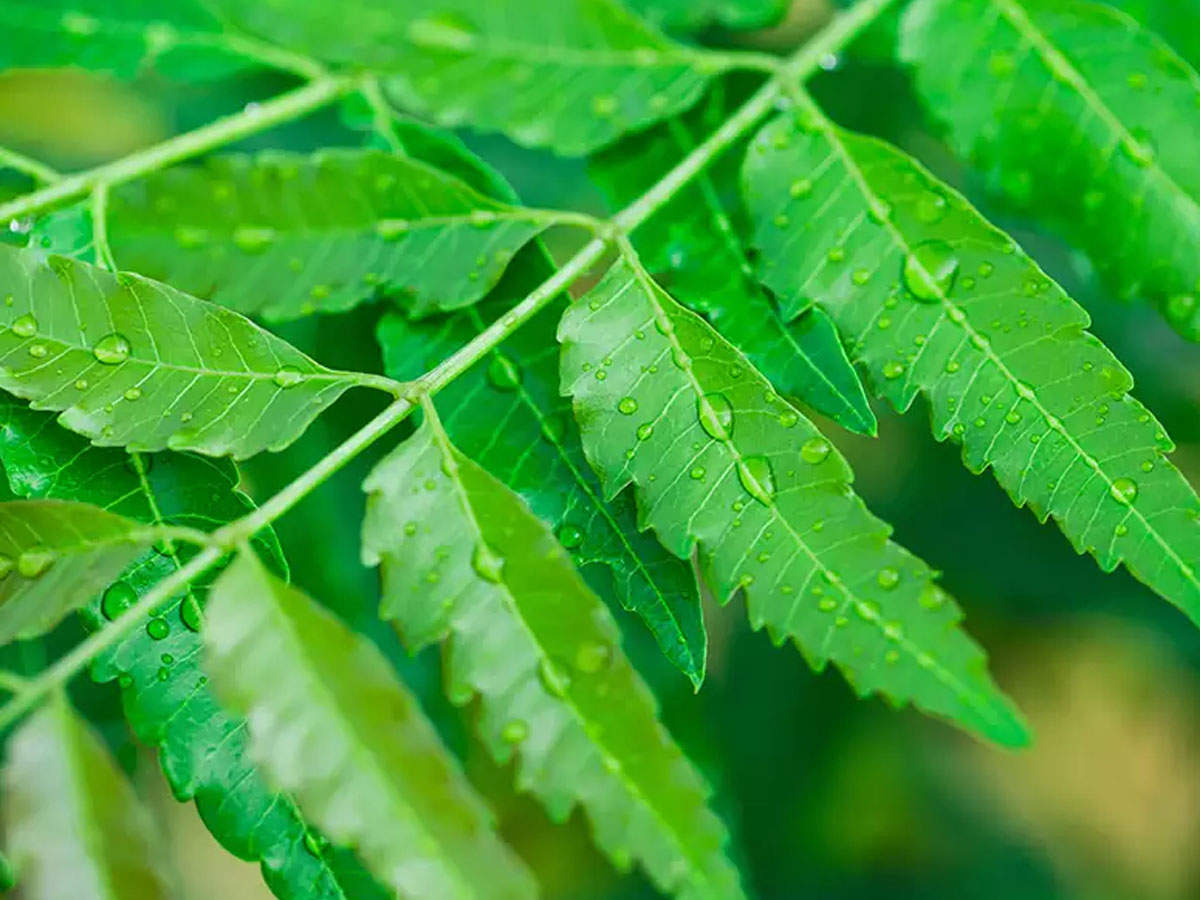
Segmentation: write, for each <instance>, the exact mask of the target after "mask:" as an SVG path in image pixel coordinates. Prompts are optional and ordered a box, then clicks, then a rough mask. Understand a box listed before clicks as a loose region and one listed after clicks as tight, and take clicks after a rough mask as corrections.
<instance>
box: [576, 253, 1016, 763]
mask: <svg viewBox="0 0 1200 900" xmlns="http://www.w3.org/2000/svg"><path fill="white" fill-rule="evenodd" d="M559 338H560V340H561V341H562V344H563V354H562V389H563V391H564V393H569V394H570V395H571V396H572V397H573V398H574V402H575V416H576V418H577V419H578V421H579V424H580V427H581V429H582V431H583V444H584V450H585V451H586V453H587V455H588V459H589V460H590V461H591V463H592V465H593V466H594V467H595V468H596V470H597V471H598V472H599V473H600V474H601V476H602V478H603V479H604V483H605V487H606V489H607V490H608V492H609V493H610V494H611V493H616V492H617V491H619V490H621V489H622V488H624V487H625V486H626V485H628V484H629V483H631V482H632V483H633V484H634V485H635V486H636V488H637V493H638V500H639V510H640V513H641V519H642V522H643V523H644V525H645V526H647V527H651V528H653V529H654V530H655V531H656V532H657V533H658V536H659V539H660V540H662V541H663V543H664V544H666V546H667V547H668V548H669V549H670V550H671V551H672V552H673V553H675V554H676V555H677V556H679V557H681V558H689V557H690V556H691V555H692V553H693V552H698V554H699V558H700V562H701V565H702V568H703V569H704V571H705V573H706V577H707V580H708V582H709V584H711V585H712V586H713V589H714V592H715V593H716V594H717V596H718V597H719V598H720V599H722V600H723V601H727V600H728V599H729V598H730V596H732V594H733V593H734V592H735V591H736V590H738V589H739V588H740V589H741V590H742V591H743V592H744V593H745V596H746V603H747V609H748V611H749V615H750V619H751V623H752V624H753V625H754V626H755V627H756V628H757V627H761V626H763V625H764V624H765V625H766V626H767V628H768V629H769V631H770V633H771V635H772V637H773V638H774V639H775V640H776V641H777V642H782V641H783V640H785V639H786V638H788V637H791V638H792V639H793V640H794V641H795V642H796V643H797V645H798V646H799V647H800V648H801V649H802V650H803V652H804V653H805V655H806V657H807V658H808V659H809V661H810V662H811V663H812V664H813V665H814V666H816V667H821V666H823V665H824V664H825V663H826V662H828V661H829V660H833V661H834V662H835V663H837V665H838V666H839V668H841V670H842V671H843V673H844V674H845V675H846V676H847V678H848V680H850V681H851V683H852V684H853V685H854V686H855V688H856V689H857V690H858V691H859V692H860V693H862V694H867V693H871V692H875V691H878V692H880V693H882V694H884V695H885V696H887V697H889V698H890V699H892V700H893V701H895V702H897V703H904V702H912V703H914V704H915V705H916V706H918V707H920V708H921V709H923V710H925V711H926V712H931V713H935V714H937V715H941V716H944V717H946V718H948V719H951V720H953V721H955V722H958V723H960V724H961V725H963V726H964V727H966V728H969V729H972V730H975V731H978V732H980V733H982V734H984V735H986V736H988V737H989V738H991V739H992V740H994V741H996V742H998V743H1000V744H1006V745H1019V744H1023V743H1024V742H1025V741H1026V740H1027V735H1026V732H1025V729H1024V726H1023V725H1022V723H1021V721H1020V719H1019V718H1018V716H1017V714H1016V713H1015V711H1014V710H1013V709H1012V708H1011V706H1010V705H1009V703H1008V701H1007V700H1006V698H1005V697H1004V696H1003V695H1002V694H1001V693H1000V692H999V691H998V690H997V689H996V688H995V687H994V686H993V684H992V682H991V680H990V678H989V677H988V675H987V672H986V667H985V660H984V656H983V653H982V652H981V651H980V650H979V648H978V647H977V646H976V645H975V644H974V643H973V642H972V641H971V640H970V638H968V637H967V635H966V633H965V632H964V631H962V630H961V629H959V628H958V627H956V626H957V624H958V622H959V620H960V619H961V613H960V612H959V610H958V608H957V606H955V604H954V603H953V601H951V600H950V599H949V598H948V597H947V596H946V595H945V593H944V592H942V591H941V590H940V588H938V587H937V585H935V584H934V581H933V574H932V573H931V572H930V570H929V568H928V567H927V566H926V565H925V564H924V563H923V562H921V561H920V560H918V559H916V558H915V557H913V556H912V555H911V554H909V553H908V552H906V551H905V550H903V549H901V548H900V547H898V546H897V545H895V544H893V543H891V542H889V541H888V540H887V536H888V527H887V526H886V525H885V524H884V523H883V522H880V521H879V520H878V519H876V518H875V517H874V516H872V515H871V514H870V513H869V512H868V511H867V509H866V507H865V506H864V505H863V503H862V501H861V500H859V499H858V498H857V497H856V496H854V494H853V493H852V492H851V491H850V480H851V477H852V476H851V473H850V469H849V467H848V466H847V465H846V462H845V460H844V459H843V458H842V457H841V455H840V454H838V453H837V451H836V450H834V449H833V448H832V447H831V446H830V444H829V443H828V441H826V440H825V438H823V437H822V436H821V435H820V433H819V432H818V431H817V430H816V428H814V427H813V426H812V424H811V423H809V421H808V420H807V419H805V418H804V417H803V416H801V415H800V414H799V413H798V412H797V411H796V410H795V409H793V408H792V407H791V406H790V405H789V404H788V403H787V402H786V401H784V400H783V399H781V398H780V397H779V396H778V395H777V394H776V393H775V391H774V389H773V388H772V387H771V385H770V383H769V382H768V381H767V380H766V379H765V378H764V377H763V376H762V375H761V374H759V373H758V372H757V371H756V370H755V369H754V368H753V367H752V366H751V365H750V364H749V362H748V361H747V360H746V358H745V357H744V356H742V355H741V353H739V352H738V351H737V349H736V348H735V347H733V346H732V345H731V344H729V343H728V342H726V341H725V340H724V339H723V338H721V337H720V335H718V334H716V332H714V331H713V330H712V328H711V327H710V326H709V325H708V324H707V323H706V322H705V321H704V320H703V319H701V318H700V317H699V316H697V315H695V314H694V313H692V312H689V311H688V310H685V309H683V308H682V307H681V306H679V305H678V304H676V303H675V302H674V301H673V300H672V299H671V298H670V297H669V296H667V294H666V293H665V292H664V291H663V290H662V289H661V288H659V287H658V286H657V285H656V284H655V283H654V282H653V281H652V280H651V279H650V277H649V276H648V275H647V274H646V273H645V271H644V270H643V269H641V268H640V266H639V265H638V264H637V263H636V260H635V259H633V258H632V257H630V256H628V255H625V256H623V257H622V259H620V260H619V261H618V262H617V263H616V264H615V265H614V266H613V267H612V268H611V269H610V271H609V272H608V274H607V275H606V276H605V277H604V279H603V280H602V281H601V282H600V284H599V285H597V286H596V287H595V288H594V289H593V290H592V291H591V292H590V293H589V294H588V295H587V296H585V297H584V298H583V299H581V300H579V301H578V302H576V303H575V304H573V305H572V306H571V307H570V309H568V310H567V313H566V315H565V316H564V317H563V320H562V324H561V325H560V328H559Z"/></svg>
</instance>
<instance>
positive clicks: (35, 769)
mask: <svg viewBox="0 0 1200 900" xmlns="http://www.w3.org/2000/svg"><path fill="white" fill-rule="evenodd" d="M7 756H8V759H7V762H6V764H5V766H4V771H3V784H4V816H3V818H4V826H5V835H6V849H7V851H8V853H9V855H10V856H11V857H12V860H13V863H14V865H15V866H16V868H17V869H18V871H19V873H20V879H21V896H22V897H23V898H26V900H60V898H63V897H70V898H71V900H168V898H170V897H172V896H173V892H172V891H171V890H170V888H169V882H168V876H167V875H166V873H165V872H164V871H163V869H162V862H161V860H162V854H161V853H160V852H159V849H158V848H157V847H156V846H155V839H154V833H153V830H152V823H151V821H150V818H149V816H148V815H147V814H146V811H145V810H144V809H143V808H142V806H141V804H140V802H139V801H138V798H137V796H136V795H135V794H134V791H133V786H132V785H130V783H129V782H128V781H127V780H126V779H125V776H124V774H123V773H122V772H121V770H120V769H118V768H117V765H116V763H115V762H114V761H113V759H112V758H111V757H110V756H109V755H108V751H107V749H106V748H105V746H104V743H103V741H102V740H101V739H100V737H99V735H96V734H94V733H93V732H92V730H91V728H90V727H89V726H88V725H87V724H86V723H85V722H84V721H83V720H82V719H81V718H80V717H79V716H77V715H76V714H75V712H74V711H73V710H71V708H70V707H69V706H68V705H67V701H66V700H65V698H62V697H57V698H55V699H53V700H52V701H51V702H49V703H47V704H46V705H45V706H43V707H42V708H41V709H39V710H37V712H35V713H33V714H32V715H31V716H30V717H29V718H28V719H26V720H25V722H24V723H23V724H22V725H21V726H20V727H19V728H18V729H17V730H16V731H15V732H14V733H13V735H12V737H11V738H10V739H9V743H8V754H7Z"/></svg>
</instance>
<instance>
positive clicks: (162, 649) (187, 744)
mask: <svg viewBox="0 0 1200 900" xmlns="http://www.w3.org/2000/svg"><path fill="white" fill-rule="evenodd" d="M0 460H3V463H4V471H5V473H6V474H7V476H8V481H9V482H10V483H11V484H12V487H13V489H14V490H15V491H16V493H18V494H19V495H20V496H23V497H58V498H63V499H74V500H82V501H86V502H88V503H94V504H96V505H98V506H102V507H104V508H106V509H110V510H112V511H113V512H116V513H119V514H120V515H123V516H127V517H129V518H131V519H136V520H138V521H140V522H144V523H147V524H169V525H177V526H187V527H190V528H196V529H202V530H203V529H211V528H213V527H219V526H221V525H224V524H227V523H228V522H230V521H233V520H234V519H237V518H239V517H241V516H242V515H245V514H246V513H247V512H248V511H249V510H250V508H251V504H250V501H249V499H248V498H247V497H246V496H245V495H244V494H242V493H241V492H240V491H238V489H237V482H238V472H237V469H236V468H235V467H234V465H233V463H231V462H229V461H228V460H212V459H207V458H205V457H199V456H192V455H189V454H177V453H172V454H160V455H154V456H143V455H137V456H130V455H129V454H126V453H124V452H123V451H120V450H115V449H108V448H100V447H92V446H89V445H88V443H87V441H86V440H84V439H83V438H81V437H79V436H78V435H75V434H72V433H70V432H68V431H64V430H63V429H61V428H59V427H58V426H57V425H56V424H55V422H54V420H53V417H52V416H50V415H48V414H46V413H38V412H34V411H32V410H29V409H28V408H26V407H25V406H23V405H22V404H20V403H19V402H17V401H15V400H13V399H11V398H2V399H0ZM256 543H257V544H258V545H259V546H260V548H261V549H262V550H263V552H265V553H268V554H269V555H270V556H271V557H272V558H274V559H276V560H277V565H278V566H280V567H283V565H284V564H283V562H282V557H280V556H279V547H278V543H277V542H276V541H275V538H274V535H273V534H272V533H270V532H269V531H268V532H265V533H261V534H260V535H259V537H258V538H257V540H256ZM189 552H190V551H189V550H188V548H185V547H182V546H178V545H173V544H172V543H170V542H166V543H164V544H160V545H159V547H158V549H156V550H155V551H154V552H151V553H148V554H146V555H144V556H143V557H142V558H141V559H139V560H138V561H137V562H136V564H135V565H133V566H132V567H130V568H129V569H128V570H127V571H126V572H125V573H124V574H123V576H122V578H121V580H120V582H119V583H118V586H116V587H114V588H113V589H112V590H111V591H107V592H106V593H105V596H104V598H103V599H101V598H96V601H95V602H94V603H93V604H92V605H91V606H90V607H89V608H87V609H85V611H84V612H85V616H86V617H87V618H88V619H89V621H91V623H92V624H93V625H95V626H99V625H101V624H103V623H104V622H105V621H106V619H107V617H106V616H105V612H106V611H107V612H108V614H109V615H112V614H115V613H116V612H119V611H120V609H121V608H122V607H123V606H124V605H126V604H128V603H130V602H133V600H134V598H136V596H137V595H139V594H141V593H143V592H144V591H146V590H148V589H149V588H150V587H151V586H153V585H154V584H155V583H157V582H158V581H160V580H161V579H162V578H164V577H165V576H166V575H168V574H170V573H171V572H172V571H174V570H175V569H176V568H177V567H178V566H179V565H181V564H182V563H183V562H185V561H186V559H187V558H188V556H189ZM209 583H210V582H209V576H206V577H205V578H203V579H201V580H200V581H199V582H197V583H194V584H193V586H192V589H191V590H190V591H189V592H187V593H184V594H181V595H179V596H176V597H174V598H172V599H171V600H170V601H168V602H167V603H166V604H165V605H164V606H163V608H162V609H160V610H159V611H158V615H157V616H156V617H155V618H154V620H153V621H155V622H156V623H157V624H156V625H155V626H154V627H145V628H138V629H135V630H134V631H132V632H130V633H129V634H128V635H127V636H126V637H124V638H122V639H121V641H120V642H118V643H117V645H116V646H115V647H114V648H113V649H112V650H111V651H110V652H108V653H106V654H104V655H102V656H101V657H100V658H98V659H97V660H96V662H95V663H94V664H93V667H92V673H91V674H92V678H93V679H95V680H96V681H100V682H108V681H113V680H118V681H119V683H120V685H121V699H122V701H123V705H124V708H125V715H126V718H127V719H128V720H129V724H130V726H131V727H132V728H133V730H134V732H135V733H136V734H137V736H138V737H139V738H140V739H141V740H142V741H143V742H145V743H146V744H148V745H150V746H153V747H155V748H156V749H157V750H158V758H159V762H160V764H161V765H162V767H163V772H164V774H165V775H166V777H167V781H168V783H169V784H170V787H171V791H172V793H173V794H174V795H175V797H176V799H178V800H180V801H185V800H192V799H194V800H195V801H196V807H197V809H198V810H199V812H200V817H201V819H203V820H204V822H205V824H206V825H207V826H208V828H209V829H210V830H211V831H212V833H213V835H214V837H216V839H217V840H218V841H220V843H221V844H222V845H223V846H224V847H225V848H226V849H227V850H229V852H231V853H233V854H235V855H236V856H238V857H240V858H242V859H246V860H253V861H259V862H261V866H262V871H263V878H264V879H265V881H266V883H267V884H268V886H270V888H271V890H272V891H273V892H274V893H275V895H276V896H277V897H279V898H281V900H347V898H353V900H375V898H382V897H383V896H384V893H383V890H382V888H380V887H378V886H377V885H375V884H374V883H373V882H371V881H370V877H369V876H368V875H367V874H366V873H365V872H364V871H363V870H362V868H361V865H360V864H359V863H358V862H357V860H355V859H354V858H353V855H352V854H351V853H349V852H348V851H346V850H344V849H341V848H337V847H330V846H327V844H326V842H325V841H324V839H323V838H322V837H320V836H319V835H318V834H316V833H314V832H313V831H311V829H310V828H309V826H308V825H307V824H306V823H305V822H304V820H303V819H302V818H301V817H300V814H299V811H298V810H297V809H296V806H295V804H294V802H293V801H292V800H291V799H290V798H289V797H288V796H286V795H281V794H276V793H274V792H272V791H271V790H269V789H268V788H267V786H266V784H265V783H264V782H263V780H262V776H261V775H259V774H258V772H257V770H256V769H255V768H254V766H253V764H252V763H251V762H250V759H249V756H248V754H247V749H246V743H247V739H246V731H245V722H244V721H243V720H240V719H237V718H235V717H233V716H231V715H230V714H228V713H226V712H225V711H224V710H223V709H222V708H221V707H220V706H219V705H218V703H217V701H216V698H215V697H214V696H213V694H212V691H211V688H210V687H208V685H207V684H206V681H207V679H206V677H205V676H204V673H203V672H202V671H201V668H200V648H201V646H200V645H201V639H200V635H199V634H198V633H197V632H196V631H195V630H193V629H194V627H195V626H196V625H197V624H198V623H199V622H200V620H201V616H200V613H199V611H200V609H201V607H202V604H203V603H204V599H205V597H206V596H207V592H208V584H209ZM147 624H148V625H149V623H147ZM164 656H165V657H167V658H168V659H170V663H169V664H166V663H164Z"/></svg>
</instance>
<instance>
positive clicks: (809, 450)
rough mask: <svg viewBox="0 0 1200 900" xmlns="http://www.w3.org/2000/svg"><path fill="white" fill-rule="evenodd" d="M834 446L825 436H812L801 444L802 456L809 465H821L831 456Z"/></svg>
mask: <svg viewBox="0 0 1200 900" xmlns="http://www.w3.org/2000/svg"><path fill="white" fill-rule="evenodd" d="M832 449H833V448H832V447H831V446H830V445H829V441H827V440H825V438H823V437H811V438H809V439H808V440H807V441H805V442H804V443H803V444H801V445H800V458H801V459H803V460H804V461H805V462H806V463H808V464H809V465H813V466H816V465H820V464H821V463H823V462H825V460H826V459H827V458H828V457H829V453H830V451H831V450H832Z"/></svg>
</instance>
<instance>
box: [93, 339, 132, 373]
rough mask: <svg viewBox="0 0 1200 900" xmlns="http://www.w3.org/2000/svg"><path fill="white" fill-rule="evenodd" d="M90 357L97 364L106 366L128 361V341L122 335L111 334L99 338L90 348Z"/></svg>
mask: <svg viewBox="0 0 1200 900" xmlns="http://www.w3.org/2000/svg"><path fill="white" fill-rule="evenodd" d="M92 355H93V356H95V357H96V361H97V362H101V363H103V364H104V365H106V366H115V365H118V364H119V363H123V362H125V360H127V359H129V340H128V339H127V338H126V337H125V335H123V334H119V333H118V332H115V331H114V332H112V333H111V334H106V335H105V336H104V337H102V338H100V340H98V341H97V342H96V344H95V346H94V347H92Z"/></svg>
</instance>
